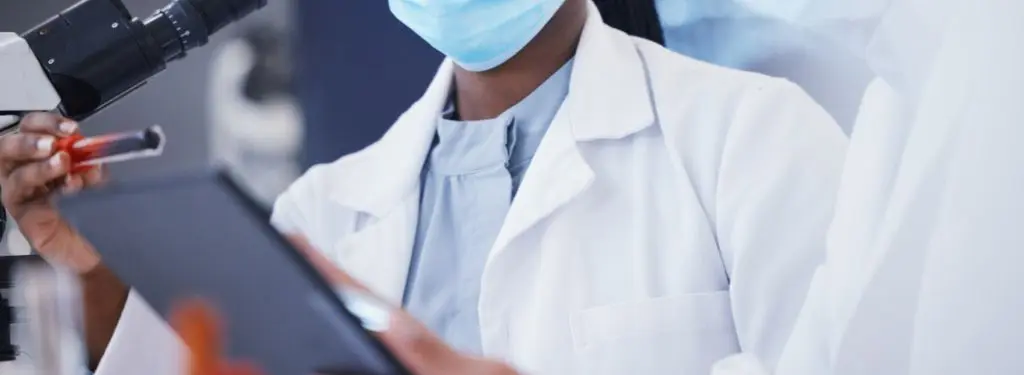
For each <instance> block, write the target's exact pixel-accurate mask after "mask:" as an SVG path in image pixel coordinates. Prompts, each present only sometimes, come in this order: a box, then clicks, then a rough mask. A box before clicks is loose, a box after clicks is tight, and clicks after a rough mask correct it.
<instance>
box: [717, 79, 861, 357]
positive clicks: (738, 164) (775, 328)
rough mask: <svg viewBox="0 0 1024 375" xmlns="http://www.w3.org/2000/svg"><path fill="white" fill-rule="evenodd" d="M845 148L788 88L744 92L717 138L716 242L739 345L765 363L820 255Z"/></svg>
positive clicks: (785, 334)
mask: <svg viewBox="0 0 1024 375" xmlns="http://www.w3.org/2000/svg"><path fill="white" fill-rule="evenodd" d="M846 146H847V139H846V136H845V135H844V134H843V132H842V129H841V128H840V127H839V125H838V124H836V122H835V121H834V120H833V119H832V118H831V116H829V115H828V113H826V112H825V110H824V109H822V108H821V107H820V106H819V105H817V104H816V103H815V102H814V101H813V100H812V99H811V98H810V97H809V96H808V95H807V94H806V93H804V92H803V91H802V90H801V89H800V88H798V87H797V86H796V85H794V84H792V83H789V82H787V81H782V80H772V81H771V83H769V84H767V85H765V86H763V87H761V88H759V89H756V90H753V91H752V92H751V93H749V94H748V96H747V97H746V98H745V99H744V102H743V103H742V104H741V106H740V108H739V109H738V110H737V112H736V113H735V116H734V120H733V123H732V125H731V127H730V129H729V132H728V134H727V136H726V141H725V145H724V148H723V152H722V161H721V166H720V170H719V176H718V185H717V191H716V208H715V210H716V226H717V232H718V236H719V238H718V240H719V246H720V249H721V251H722V257H723V261H724V262H725V266H726V271H727V272H728V276H729V281H730V286H729V289H730V298H731V302H732V311H733V319H734V321H735V325H736V330H737V334H738V339H739V343H740V347H741V349H742V350H743V351H744V352H746V353H750V354H753V355H755V356H756V357H758V358H760V359H761V361H763V363H764V364H765V367H767V368H769V369H772V368H774V366H775V364H776V362H777V360H778V357H779V354H780V352H781V351H782V347H783V346H784V345H785V343H786V341H787V340H788V339H789V336H790V333H791V331H792V329H793V325H794V322H795V320H796V317H797V315H798V314H799V312H800V309H801V306H802V305H803V302H804V298H805V296H806V293H807V289H808V285H809V283H810V279H811V277H812V274H813V273H814V270H815V269H816V267H817V266H818V265H819V264H821V263H822V262H823V260H824V258H825V237H826V236H825V234H826V231H827V230H828V227H829V223H830V221H831V219H832V212H833V204H834V201H835V196H836V192H837V190H838V186H839V178H840V174H841V173H842V167H843V162H844V158H845V152H846Z"/></svg>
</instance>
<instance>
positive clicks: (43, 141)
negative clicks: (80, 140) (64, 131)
mask: <svg viewBox="0 0 1024 375" xmlns="http://www.w3.org/2000/svg"><path fill="white" fill-rule="evenodd" d="M54 141H55V139H53V137H40V138H39V139H38V140H36V150H39V154H41V155H49V154H50V153H51V152H53V142H54Z"/></svg>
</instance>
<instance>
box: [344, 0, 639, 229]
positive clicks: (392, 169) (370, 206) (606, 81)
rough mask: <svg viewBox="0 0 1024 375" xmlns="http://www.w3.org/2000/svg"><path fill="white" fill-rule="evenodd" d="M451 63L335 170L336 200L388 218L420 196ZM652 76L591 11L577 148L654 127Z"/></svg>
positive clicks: (579, 86) (632, 48) (579, 64)
mask: <svg viewBox="0 0 1024 375" xmlns="http://www.w3.org/2000/svg"><path fill="white" fill-rule="evenodd" d="M453 68H454V63H453V62H452V61H451V60H450V59H446V60H445V61H444V62H443V63H442V64H441V67H440V69H439V70H438V72H437V74H436V75H435V76H434V79H433V81H432V82H431V83H430V86H429V87H428V88H427V91H426V93H425V94H424V95H423V96H422V97H421V98H420V99H419V100H418V101H416V103H415V104H413V105H412V107H411V108H410V109H409V110H407V111H406V112H405V113H404V114H403V115H402V116H401V117H400V118H399V119H398V120H397V121H396V122H395V124H394V125H393V126H392V127H391V129H390V130H388V132H387V133H385V135H384V136H383V138H381V139H380V140H379V141H378V142H376V143H374V144H373V145H371V146H370V147H368V148H366V149H364V150H362V151H359V152H357V153H355V154H352V155H350V156H348V157H345V158H343V159H341V160H340V161H338V162H337V163H334V164H333V165H332V166H331V168H335V169H334V171H333V172H335V173H332V175H333V176H337V177H336V178H335V179H334V180H335V181H337V185H336V186H337V187H336V188H335V189H333V190H332V192H331V199H332V200H333V201H334V202H336V203H338V204H341V205H342V206H345V207H348V208H350V209H353V210H356V211H359V212H364V213H368V214H370V215H372V216H374V217H378V218H379V217H383V216H385V215H387V214H388V213H389V212H390V211H391V210H393V209H396V208H398V207H399V206H400V204H401V203H402V202H403V201H404V199H405V198H406V197H408V196H409V194H418V192H419V189H418V187H419V182H420V181H419V180H420V175H421V173H420V172H421V170H422V168H423V163H424V161H425V160H426V156H427V154H428V153H429V151H430V146H431V144H432V141H433V139H434V134H435V133H436V129H437V118H438V116H439V115H440V113H441V112H442V111H443V110H444V107H445V104H446V102H447V100H448V96H449V93H450V92H451V88H452V87H451V86H452V82H453V80H454V69H453ZM649 93H650V91H649V89H648V80H647V74H646V70H645V68H644V65H643V62H642V60H641V58H640V55H639V52H638V51H637V49H636V45H635V44H634V42H633V40H632V39H631V38H630V37H628V36H626V35H625V34H624V33H622V32H621V31H618V30H616V29H613V28H611V27H609V26H607V25H605V24H604V21H603V20H602V19H601V15H600V13H599V11H598V9H597V7H596V6H595V5H594V4H593V3H589V5H588V15H587V22H586V24H585V26H584V28H583V32H582V35H581V37H580V42H579V45H578V47H577V49H576V57H575V60H574V66H573V71H572V77H571V78H570V82H569V95H568V96H567V97H566V99H565V103H564V104H563V106H564V107H563V108H562V110H565V111H567V113H568V121H569V122H570V123H571V133H572V138H573V139H574V140H575V141H576V142H584V141H591V140H598V139H619V138H623V137H626V136H629V135H631V134H634V133H636V132H638V131H640V130H643V129H644V128H646V127H648V126H651V125H653V124H654V108H653V101H652V100H651V98H650V95H649Z"/></svg>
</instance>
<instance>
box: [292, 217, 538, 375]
mask: <svg viewBox="0 0 1024 375" xmlns="http://www.w3.org/2000/svg"><path fill="white" fill-rule="evenodd" d="M289 239H291V241H292V243H294V244H295V246H296V247H297V248H298V249H299V250H300V251H302V252H303V253H304V254H305V255H306V258H308V259H309V261H310V262H311V263H312V264H313V266H314V267H316V268H317V270H319V271H320V274H322V275H323V276H324V277H325V278H327V280H328V281H329V282H332V283H334V284H335V285H338V286H344V287H348V288H354V289H357V290H360V291H364V292H369V290H368V289H367V288H366V287H364V286H363V285H361V284H359V282H358V281H356V280H355V279H353V278H352V277H351V276H349V275H348V274H347V273H345V271H342V270H341V269H340V268H338V267H337V266H335V265H334V263H332V262H331V261H330V260H328V259H327V258H325V257H324V256H323V255H321V254H320V252H318V251H316V250H314V249H313V247H312V246H310V245H309V243H308V242H306V240H305V239H303V238H301V237H298V236H291V237H290V238H289ZM378 300H379V299H378ZM380 307H381V308H382V309H384V310H388V311H389V312H390V316H391V319H390V324H388V326H387V328H386V329H384V330H382V331H381V332H377V337H378V338H379V339H380V340H381V342H383V343H384V345H385V346H387V347H388V349H390V350H391V352H392V353H393V354H394V355H395V357H397V358H398V360H399V361H401V362H402V363H403V364H404V365H405V366H406V367H407V368H408V369H409V370H410V371H412V372H413V374H416V375H516V374H518V372H516V371H515V370H514V369H512V367H510V366H508V365H506V364H504V363H501V362H497V361H491V360H487V359H483V358H477V357H472V356H467V355H463V354H461V353H458V352H456V351H455V350H454V349H452V348H451V347H449V346H448V345H447V344H445V343H444V341H442V340H441V339H440V338H438V337H437V336H435V335H434V334H433V333H431V332H430V330H428V329H427V328H426V327H425V326H423V325H422V324H420V322H418V321H416V319H414V318H413V317H412V316H410V315H409V314H407V313H406V312H405V311H402V310H401V309H398V308H394V307H392V306H386V305H384V304H383V303H381V306H380Z"/></svg>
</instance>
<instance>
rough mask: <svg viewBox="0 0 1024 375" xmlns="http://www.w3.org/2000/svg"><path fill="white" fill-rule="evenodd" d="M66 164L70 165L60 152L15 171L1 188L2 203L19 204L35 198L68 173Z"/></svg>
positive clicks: (66, 157) (65, 156)
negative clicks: (40, 191) (51, 183)
mask: <svg viewBox="0 0 1024 375" xmlns="http://www.w3.org/2000/svg"><path fill="white" fill-rule="evenodd" d="M68 164H70V160H69V157H68V155H67V154H65V153H63V152H62V153H58V154H55V155H53V156H51V157H50V158H49V159H46V160H44V161H39V162H35V163H32V164H27V165H24V166H22V167H20V168H18V169H15V170H14V171H13V172H11V174H10V176H8V177H7V180H6V183H5V184H4V186H3V195H4V201H5V202H6V203H12V202H20V201H22V200H25V199H27V198H29V197H32V196H35V195H36V194H37V193H38V192H39V190H40V189H45V188H46V186H47V185H49V184H50V182H52V181H54V180H56V179H58V178H61V177H62V176H64V175H65V174H66V173H67V172H68Z"/></svg>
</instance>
